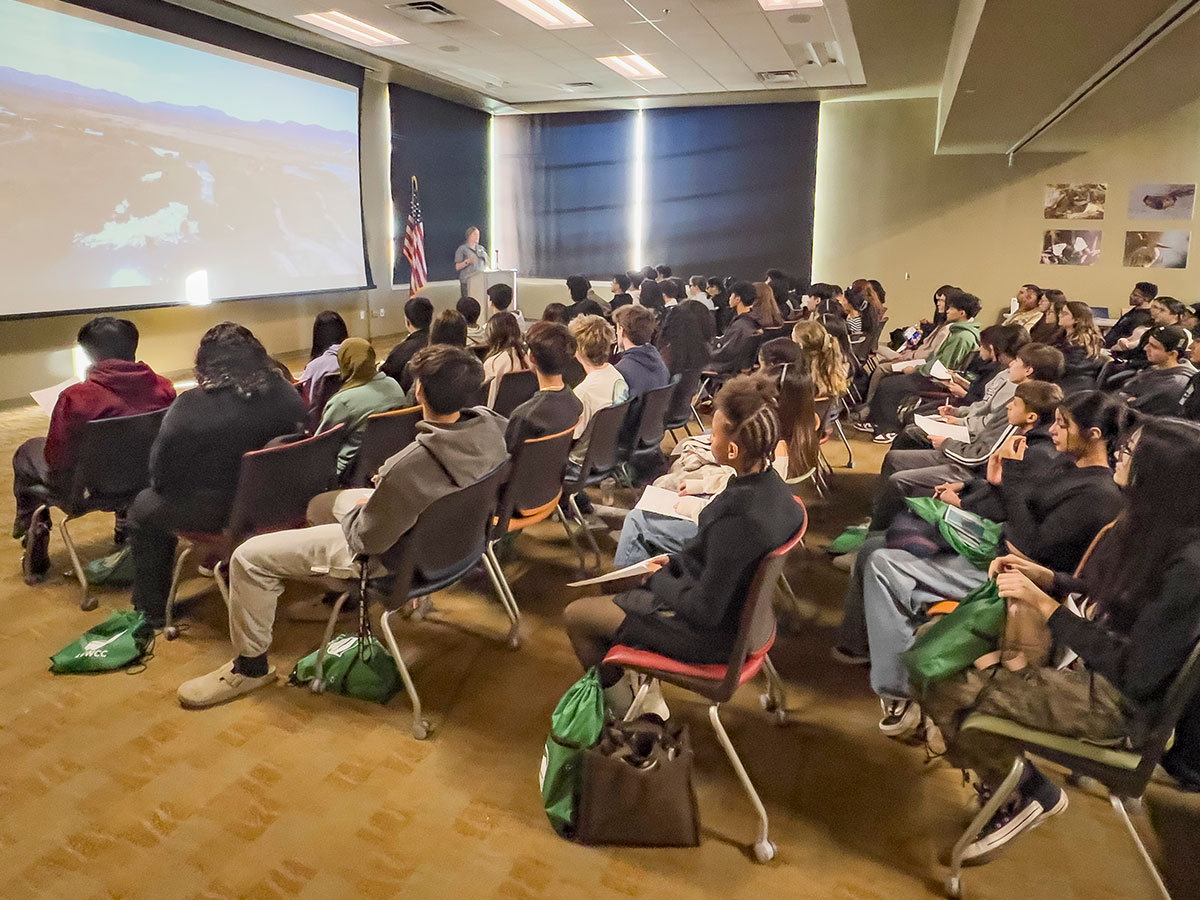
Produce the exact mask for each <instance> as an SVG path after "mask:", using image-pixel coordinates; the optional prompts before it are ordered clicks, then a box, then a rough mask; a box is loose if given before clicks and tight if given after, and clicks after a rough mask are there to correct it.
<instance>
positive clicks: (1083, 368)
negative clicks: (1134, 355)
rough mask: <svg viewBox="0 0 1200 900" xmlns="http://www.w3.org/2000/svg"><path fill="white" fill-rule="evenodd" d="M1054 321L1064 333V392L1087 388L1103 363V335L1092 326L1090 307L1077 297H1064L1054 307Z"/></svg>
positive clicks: (1092, 383) (1093, 324) (1094, 381)
mask: <svg viewBox="0 0 1200 900" xmlns="http://www.w3.org/2000/svg"><path fill="white" fill-rule="evenodd" d="M1055 312H1056V313H1057V315H1058V324H1059V325H1060V326H1062V329H1063V331H1064V332H1065V334H1066V337H1065V339H1064V340H1063V344H1062V346H1061V347H1060V348H1059V349H1061V350H1062V352H1063V363H1064V368H1063V379H1062V387H1063V392H1064V393H1067V394H1069V393H1072V392H1073V391H1078V390H1088V389H1090V388H1092V387H1094V386H1095V384H1096V376H1097V375H1098V374H1100V368H1101V366H1103V365H1104V357H1103V356H1102V351H1103V349H1104V338H1103V337H1102V336H1101V335H1100V329H1099V328H1097V327H1096V321H1095V317H1094V316H1093V315H1092V308H1091V307H1090V306H1088V305H1087V304H1086V303H1083V302H1082V301H1079V300H1068V301H1067V302H1066V303H1063V304H1061V305H1059V306H1057V307H1055Z"/></svg>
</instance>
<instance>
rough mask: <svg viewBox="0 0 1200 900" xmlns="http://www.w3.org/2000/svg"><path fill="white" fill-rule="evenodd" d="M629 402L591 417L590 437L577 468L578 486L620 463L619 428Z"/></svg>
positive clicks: (608, 408) (623, 420)
mask: <svg viewBox="0 0 1200 900" xmlns="http://www.w3.org/2000/svg"><path fill="white" fill-rule="evenodd" d="M631 402H632V401H629V400H626V401H625V402H624V403H618V404H617V405H616V406H609V407H607V408H605V409H602V410H600V412H598V413H596V414H595V415H594V416H592V427H591V437H590V439H589V440H588V446H587V451H586V452H585V453H584V456H583V463H582V465H580V467H579V484H586V483H587V480H588V478H589V477H591V475H592V474H593V473H594V472H607V471H609V470H610V469H613V468H615V467H616V465H617V463H619V462H620V461H621V459H620V446H619V443H620V436H621V426H622V425H623V424H624V423H625V416H626V415H627V414H628V412H629V407H630V405H631Z"/></svg>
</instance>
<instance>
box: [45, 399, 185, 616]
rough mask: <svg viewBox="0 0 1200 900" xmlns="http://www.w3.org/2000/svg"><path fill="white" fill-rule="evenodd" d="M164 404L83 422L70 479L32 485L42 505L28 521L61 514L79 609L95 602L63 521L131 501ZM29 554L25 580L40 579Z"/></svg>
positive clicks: (143, 480)
mask: <svg viewBox="0 0 1200 900" xmlns="http://www.w3.org/2000/svg"><path fill="white" fill-rule="evenodd" d="M166 414H167V410H166V409H165V408H163V409H159V410H155V411H154V412H148V413H139V414H138V415H135V416H118V417H116V418H112V419H96V420H94V421H91V422H88V423H87V424H86V425H85V426H84V427H83V438H82V440H81V442H80V445H79V456H78V458H77V461H76V463H75V468H74V470H73V471H72V473H71V479H70V483H69V484H67V485H62V486H61V487H65V488H66V492H65V493H59V492H58V491H56V489H55V488H53V487H50V486H46V485H40V486H38V487H37V488H34V490H33V493H35V494H36V495H37V497H38V499H39V500H40V501H41V505H40V506H39V507H38V508H37V510H36V511H35V512H34V514H33V522H35V523H36V522H38V521H39V520H40V519H41V517H42V516H43V515H45V516H47V517H48V516H49V515H50V509H51V508H57V509H61V510H62V511H63V512H64V513H66V517H65V518H64V519H63V520H62V536H63V542H64V543H65V544H66V545H67V553H69V554H70V556H71V567H72V568H73V569H74V570H75V577H76V578H77V579H79V608H80V609H82V610H92V609H95V608H96V606H97V605H98V604H99V601H98V600H97V599H96V598H95V597H93V596H91V594H90V593H89V592H88V580H87V575H86V574H84V571H83V564H82V563H81V562H80V561H79V552H78V550H76V549H75V542H74V541H73V540H72V539H71V531H70V528H69V527H68V525H67V523H68V522H70V521H71V520H72V519H78V518H79V517H80V516H86V515H87V514H88V513H91V512H113V513H115V512H117V511H119V510H123V509H125V508H126V507H128V506H129V505H130V504H131V503H133V499H134V498H135V497H136V496H137V495H138V492H139V491H141V490H142V488H144V487H147V486H148V485H149V484H150V448H151V447H153V446H154V440H155V438H157V437H158V430H159V428H160V427H161V425H162V420H163V417H164V416H165V415H166ZM29 562H30V557H29V553H28V552H26V554H25V557H24V558H23V560H22V568H23V569H24V575H25V581H26V583H30V584H32V583H35V582H37V581H40V580H41V577H42V576H41V575H35V574H34V573H33V572H32V571H31V570H30V569H29V567H28V564H29Z"/></svg>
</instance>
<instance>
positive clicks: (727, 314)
mask: <svg viewBox="0 0 1200 900" xmlns="http://www.w3.org/2000/svg"><path fill="white" fill-rule="evenodd" d="M704 293H706V294H707V295H708V299H709V300H711V301H712V308H713V317H714V318H715V319H716V323H717V334H724V332H725V326H726V325H728V324H729V323H730V321H731V320H732V319H733V311H732V310H730V308H729V294H728V293H727V292H726V290H725V281H724V279H722V278H718V277H717V276H715V275H714V276H713V277H712V278H710V279H708V281H707V282H705V284H704Z"/></svg>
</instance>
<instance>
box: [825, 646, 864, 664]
mask: <svg viewBox="0 0 1200 900" xmlns="http://www.w3.org/2000/svg"><path fill="white" fill-rule="evenodd" d="M829 655H830V656H831V657H832V658H833V661H834V662H837V663H841V664H842V665H843V666H869V665H870V664H871V654H869V653H859V652H858V651H857V650H851V649H849V648H848V647H834V648H833V649H831V650H830V651H829Z"/></svg>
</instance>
